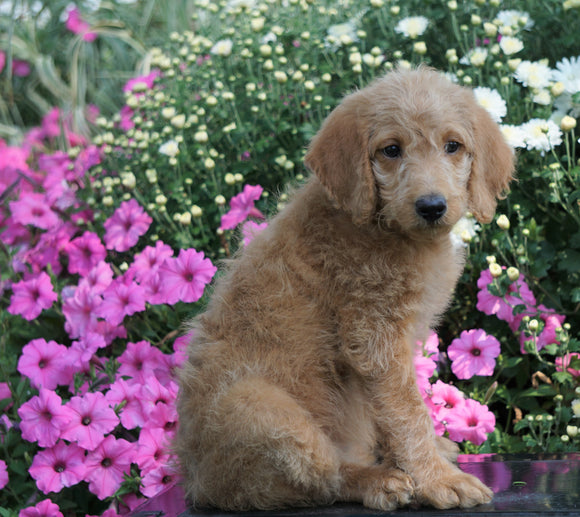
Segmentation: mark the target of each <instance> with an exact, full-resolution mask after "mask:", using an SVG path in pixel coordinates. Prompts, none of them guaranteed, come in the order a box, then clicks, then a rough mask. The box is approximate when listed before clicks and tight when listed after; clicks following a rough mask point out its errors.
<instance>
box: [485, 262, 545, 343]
mask: <svg viewBox="0 0 580 517" xmlns="http://www.w3.org/2000/svg"><path fill="white" fill-rule="evenodd" d="M491 283H493V276H492V275H491V273H490V271H489V269H486V270H484V271H482V272H481V275H480V276H479V279H478V281H477V287H479V289H480V291H479V292H478V293H477V305H476V307H477V310H479V311H481V312H483V313H484V314H487V315H488V316H491V315H493V314H494V315H495V316H497V318H499V319H500V320H503V321H507V322H508V324H510V328H512V330H513V331H514V332H515V330H517V327H516V329H514V328H513V327H512V325H513V324H514V320H515V316H514V307H516V306H518V305H524V306H525V307H526V308H530V307H535V306H536V298H535V297H534V294H533V293H532V291H531V290H530V288H529V287H528V284H526V282H525V280H524V275H520V277H519V278H518V279H517V280H516V281H515V282H513V283H512V284H511V285H510V286H509V287H508V290H507V293H506V295H505V296H504V297H503V298H502V297H499V296H496V295H494V294H492V293H491V292H490V291H489V289H488V286H489V285H490V284H491ZM517 325H519V321H517Z"/></svg>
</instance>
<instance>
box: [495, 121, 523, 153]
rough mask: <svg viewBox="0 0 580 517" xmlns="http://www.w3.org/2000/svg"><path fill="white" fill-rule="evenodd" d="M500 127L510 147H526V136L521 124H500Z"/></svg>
mask: <svg viewBox="0 0 580 517" xmlns="http://www.w3.org/2000/svg"><path fill="white" fill-rule="evenodd" d="M500 129H501V132H502V134H503V137H504V138H505V141H506V142H507V144H508V145H509V146H510V147H513V148H516V147H522V148H523V147H526V138H525V134H524V132H523V131H522V128H521V126H512V125H509V124H504V125H502V126H500Z"/></svg>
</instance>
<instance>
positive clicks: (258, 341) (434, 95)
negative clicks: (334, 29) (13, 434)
mask: <svg viewBox="0 0 580 517" xmlns="http://www.w3.org/2000/svg"><path fill="white" fill-rule="evenodd" d="M305 162H306V165H307V167H308V168H309V169H310V170H311V171H312V173H313V174H312V177H311V178H310V179H309V180H308V182H307V183H306V184H305V185H304V186H303V187H302V188H301V189H300V190H298V191H297V192H296V193H295V194H294V195H293V197H292V200H291V202H290V203H289V204H288V205H287V206H286V208H285V209H284V210H282V211H281V213H279V214H278V215H277V216H276V217H274V218H273V219H272V221H271V222H270V224H269V226H268V228H267V229H266V230H265V231H264V232H262V233H261V234H260V235H258V236H257V237H256V238H255V239H254V240H253V242H252V243H251V244H250V245H249V246H247V248H245V249H244V250H243V251H242V252H241V253H239V255H238V256H237V257H236V258H235V260H233V261H232V263H231V265H230V266H229V267H228V270H227V273H226V274H225V275H224V276H223V277H222V278H221V279H220V280H219V281H218V282H217V285H216V287H215V291H214V293H213V296H212V299H211V301H210V303H209V306H208V308H207V311H206V312H205V313H204V314H202V315H201V316H200V317H199V318H198V319H197V321H196V322H195V323H194V327H195V330H194V337H193V339H192V342H191V344H190V346H189V360H188V361H187V362H186V364H185V366H184V368H183V370H182V371H181V375H180V383H181V385H180V396H179V402H178V411H179V418H180V425H179V430H178V435H177V439H176V444H175V446H176V449H177V452H178V456H179V458H180V463H181V466H182V470H183V475H184V485H185V488H186V492H187V495H188V496H189V497H190V498H191V500H192V501H193V502H194V504H196V505H200V506H215V507H219V508H222V509H227V510H248V509H274V508H281V507H287V506H305V505H320V504H329V503H332V502H334V501H354V502H361V503H362V504H364V505H366V506H369V507H371V508H377V509H381V510H392V509H394V508H396V507H399V506H403V505H406V504H409V503H411V502H413V503H419V504H428V505H433V506H435V507H437V508H450V507H455V506H460V507H471V506H474V505H477V504H480V503H485V502H488V501H490V499H491V497H492V492H491V490H490V489H489V488H487V487H486V486H484V485H483V484H482V483H481V482H480V481H479V480H477V479H476V478H475V477H473V476H471V475H468V474H464V473H462V472H461V471H460V470H459V469H458V468H457V467H456V466H455V465H454V464H453V459H454V457H455V455H456V450H457V447H456V446H455V444H453V443H451V442H450V441H449V440H446V439H443V438H438V437H436V435H435V433H434V430H433V424H432V422H431V420H430V417H429V414H428V412H427V409H426V407H425V405H424V403H423V401H422V399H421V396H420V394H419V392H418V389H417V386H416V381H415V372H414V365H413V354H414V346H415V343H416V342H417V340H421V339H423V338H425V337H426V333H427V331H428V329H429V328H430V327H432V326H433V325H436V323H437V319H438V317H439V316H440V315H441V314H442V312H443V311H444V310H445V309H446V307H447V305H448V302H449V299H450V297H451V294H452V291H453V289H454V287H455V284H456V281H457V279H458V277H459V275H460V273H461V271H462V267H463V262H464V257H463V253H462V251H461V250H459V249H457V248H455V247H454V246H453V245H452V243H451V239H450V230H451V228H452V227H453V225H454V224H455V223H456V222H457V221H458V220H459V219H460V218H461V217H462V216H463V215H464V214H465V212H466V211H468V210H469V211H471V212H472V213H473V214H474V215H475V217H476V218H477V219H478V220H479V221H481V222H489V221H490V220H491V219H492V217H493V215H494V211H495V207H496V199H497V198H498V197H499V196H500V195H501V194H502V192H503V191H504V190H505V189H506V188H507V187H508V184H509V181H510V180H511V179H512V174H513V153H512V151H511V149H510V148H509V147H508V146H507V145H506V143H505V142H504V139H503V137H502V135H501V133H500V131H499V129H498V127H497V126H496V124H495V123H494V122H493V121H492V119H491V118H490V117H489V115H488V114H487V113H486V111H485V110H484V109H483V108H481V107H479V106H478V104H477V102H476V101H475V99H474V96H473V94H472V92H471V91H470V90H467V89H464V88H461V87H459V86H456V85H454V84H452V83H451V82H449V81H447V79H445V78H443V77H442V76H441V75H439V74H438V73H437V72H435V71H433V70H429V69H425V68H421V69H418V70H413V71H402V70H401V71H396V72H391V73H389V74H387V75H386V76H385V77H383V78H381V79H378V80H376V81H375V82H373V83H372V84H371V85H370V86H368V87H367V88H364V89H362V90H360V91H357V92H355V93H352V94H350V95H348V96H347V97H346V98H345V99H344V100H343V101H342V103H341V104H340V105H339V106H338V107H337V108H336V109H335V110H334V111H333V112H332V113H331V114H330V115H329V117H328V118H327V120H326V121H325V122H324V124H323V126H322V128H321V129H320V131H319V133H318V134H317V135H316V136H315V138H314V139H313V141H312V143H311V145H310V147H309V150H308V153H307V155H306V159H305Z"/></svg>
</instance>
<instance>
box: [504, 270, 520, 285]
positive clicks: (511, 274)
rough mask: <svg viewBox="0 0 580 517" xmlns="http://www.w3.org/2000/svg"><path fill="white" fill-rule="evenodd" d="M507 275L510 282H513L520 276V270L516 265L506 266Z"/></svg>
mask: <svg viewBox="0 0 580 517" xmlns="http://www.w3.org/2000/svg"><path fill="white" fill-rule="evenodd" d="M507 276H508V278H509V279H510V280H511V281H512V282H515V281H516V280H517V279H518V278H519V277H520V270H519V269H518V268H517V267H508V269H507Z"/></svg>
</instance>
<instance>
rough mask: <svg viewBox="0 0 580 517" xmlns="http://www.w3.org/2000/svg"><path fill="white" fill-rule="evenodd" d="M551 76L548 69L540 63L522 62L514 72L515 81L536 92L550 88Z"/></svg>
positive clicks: (550, 71)
mask: <svg viewBox="0 0 580 517" xmlns="http://www.w3.org/2000/svg"><path fill="white" fill-rule="evenodd" d="M551 75H552V70H550V67H549V66H548V65H545V64H544V63H541V62H540V61H522V62H521V63H520V64H519V65H518V67H517V68H516V71H515V72H514V77H515V78H516V81H518V82H520V83H522V84H523V85H524V86H527V87H529V88H535V89H537V90H541V89H542V88H547V87H548V86H550V78H551Z"/></svg>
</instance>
